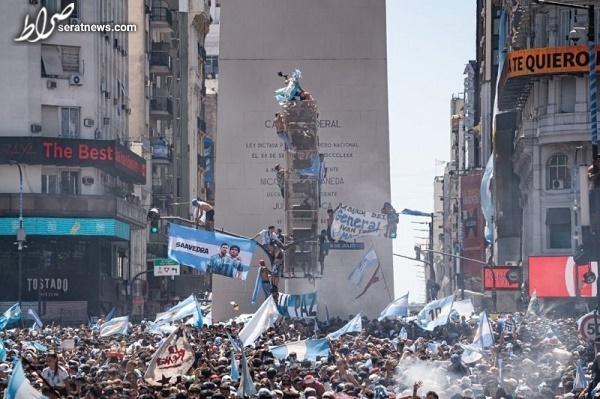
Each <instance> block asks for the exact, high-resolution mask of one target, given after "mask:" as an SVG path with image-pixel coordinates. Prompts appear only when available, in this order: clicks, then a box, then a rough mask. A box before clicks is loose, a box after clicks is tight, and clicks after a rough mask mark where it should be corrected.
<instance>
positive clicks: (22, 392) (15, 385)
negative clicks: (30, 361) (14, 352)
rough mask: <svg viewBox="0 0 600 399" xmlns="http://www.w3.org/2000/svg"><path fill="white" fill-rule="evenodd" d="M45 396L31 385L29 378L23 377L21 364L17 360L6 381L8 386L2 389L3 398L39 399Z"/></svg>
mask: <svg viewBox="0 0 600 399" xmlns="http://www.w3.org/2000/svg"><path fill="white" fill-rule="evenodd" d="M39 398H45V396H44V395H42V393H41V392H38V391H36V390H35V388H33V387H32V386H31V384H30V383H29V380H28V379H27V378H26V377H25V372H24V371H23V365H22V364H21V361H20V360H17V361H16V363H15V365H14V368H13V372H12V377H11V378H10V380H9V381H8V387H6V391H4V399H39Z"/></svg>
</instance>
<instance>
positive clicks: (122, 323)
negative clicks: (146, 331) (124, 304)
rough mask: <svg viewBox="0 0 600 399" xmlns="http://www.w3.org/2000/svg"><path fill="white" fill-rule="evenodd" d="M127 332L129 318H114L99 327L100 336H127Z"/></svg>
mask: <svg viewBox="0 0 600 399" xmlns="http://www.w3.org/2000/svg"><path fill="white" fill-rule="evenodd" d="M128 331H129V316H121V317H115V318H113V319H112V320H111V321H108V322H106V323H104V324H102V325H101V326H100V336H101V337H108V336H110V335H115V334H121V335H127V334H128Z"/></svg>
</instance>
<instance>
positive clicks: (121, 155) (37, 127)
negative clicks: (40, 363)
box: [0, 0, 147, 324]
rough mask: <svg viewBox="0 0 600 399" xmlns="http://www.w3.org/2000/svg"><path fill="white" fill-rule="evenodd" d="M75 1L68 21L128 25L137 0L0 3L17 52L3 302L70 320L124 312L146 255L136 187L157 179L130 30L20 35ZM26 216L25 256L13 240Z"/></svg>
mask: <svg viewBox="0 0 600 399" xmlns="http://www.w3.org/2000/svg"><path fill="white" fill-rule="evenodd" d="M70 4H72V5H73V7H74V8H73V11H72V13H71V15H70V17H69V19H68V20H66V21H65V24H69V25H78V24H80V23H98V22H102V23H108V22H107V21H110V23H113V24H126V23H128V21H127V16H128V8H127V6H128V4H127V2H117V3H112V4H110V5H109V4H107V3H100V2H98V3H96V2H84V1H62V2H61V1H51V0H45V1H41V2H37V1H36V2H22V1H12V0H11V1H6V2H2V4H1V5H0V10H1V11H2V13H1V14H2V17H0V19H2V31H3V34H2V41H1V42H0V49H1V50H0V51H1V52H2V53H3V54H5V55H10V56H5V57H2V59H1V60H0V66H1V67H2V70H3V71H4V73H3V74H2V77H1V78H0V83H1V87H2V92H3V93H4V95H3V96H0V104H1V106H0V116H1V117H0V120H1V121H2V122H0V141H2V142H3V144H2V148H3V149H4V150H3V151H2V154H1V155H0V169H1V173H2V175H3V184H2V185H1V187H0V212H1V213H2V216H1V218H0V224H1V227H0V245H1V247H2V250H1V251H2V254H1V255H0V256H1V257H2V259H3V261H2V271H1V272H0V274H1V278H2V279H3V281H5V282H6V284H5V289H3V290H2V295H1V297H0V301H3V302H11V301H12V303H14V302H15V301H16V300H17V299H18V298H19V297H20V298H22V300H23V302H25V303H28V302H29V303H33V304H34V306H36V305H37V306H38V307H39V309H40V312H41V313H40V315H41V317H42V319H45V320H53V321H56V322H57V323H62V324H69V323H81V322H84V321H85V320H86V315H88V314H89V315H91V316H94V315H101V314H105V313H107V312H108V311H109V310H110V309H111V308H113V307H115V306H116V307H118V308H119V310H120V311H124V309H125V308H126V306H127V296H128V294H127V280H128V278H129V276H131V275H132V274H133V273H134V272H135V271H136V270H140V269H142V268H143V267H144V266H145V257H146V250H145V225H146V220H145V219H146V217H145V210H144V208H143V207H142V206H141V205H142V204H141V200H140V198H139V197H138V196H136V195H135V193H136V190H135V186H136V185H144V184H145V183H146V181H147V180H146V179H147V173H146V171H147V166H146V162H145V160H144V158H142V157H141V156H140V155H138V154H136V153H135V152H133V151H132V149H131V148H132V147H135V145H134V144H133V141H132V139H131V138H130V136H129V134H128V118H129V115H130V113H131V104H130V98H129V92H130V89H129V87H128V81H129V70H128V49H129V45H128V37H127V35H128V33H127V32H110V33H102V34H100V33H98V32H85V33H81V32H78V33H74V32H58V31H55V32H54V33H53V34H52V35H50V37H48V38H47V39H44V40H40V41H37V42H33V43H29V42H26V41H25V42H16V41H15V40H14V39H15V38H16V37H17V36H18V33H19V32H20V30H21V29H22V26H23V21H24V19H25V16H26V15H31V17H33V18H35V17H36V16H37V14H38V13H39V12H40V9H41V7H45V9H46V10H48V12H49V13H53V12H60V11H63V10H64V9H65V7H67V6H70ZM107 93H110V95H107ZM21 192H22V202H21V201H20V193H21ZM20 214H22V216H23V223H22V224H23V228H24V231H25V234H26V237H25V239H26V242H25V245H23V246H21V248H22V250H21V251H19V250H18V249H17V247H16V246H15V245H13V243H14V242H15V237H16V232H17V230H18V229H19V225H20V223H19V216H20ZM21 238H23V237H21ZM19 265H20V266H19ZM18 270H20V273H19V272H18Z"/></svg>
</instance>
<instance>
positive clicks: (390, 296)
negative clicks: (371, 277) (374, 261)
mask: <svg viewBox="0 0 600 399" xmlns="http://www.w3.org/2000/svg"><path fill="white" fill-rule="evenodd" d="M381 277H383V284H385V290H386V291H387V293H388V297H389V298H390V301H393V300H394V298H393V297H392V294H391V293H390V288H389V287H388V283H387V280H386V279H385V273H384V272H383V269H381Z"/></svg>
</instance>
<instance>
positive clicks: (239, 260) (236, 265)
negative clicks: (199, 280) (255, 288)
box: [168, 224, 256, 280]
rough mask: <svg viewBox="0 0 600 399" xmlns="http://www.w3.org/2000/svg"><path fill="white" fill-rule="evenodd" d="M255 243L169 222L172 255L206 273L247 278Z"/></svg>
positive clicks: (170, 255)
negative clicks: (237, 249)
mask: <svg viewBox="0 0 600 399" xmlns="http://www.w3.org/2000/svg"><path fill="white" fill-rule="evenodd" d="M255 246H256V241H253V240H248V239H245V238H237V237H232V236H229V235H226V234H221V233H218V232H212V231H205V230H196V229H191V228H188V227H183V226H179V225H176V224H170V225H169V252H168V254H169V258H170V259H173V260H175V261H177V262H179V263H181V264H183V265H187V266H189V267H193V268H194V269H198V270H200V271H203V272H205V273H212V274H219V275H221V276H225V277H230V278H235V279H238V280H246V277H247V275H248V270H249V269H250V266H249V265H250V262H251V261H252V253H253V252H254V247H255ZM236 247H237V248H239V253H238V254H235V249H236Z"/></svg>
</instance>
